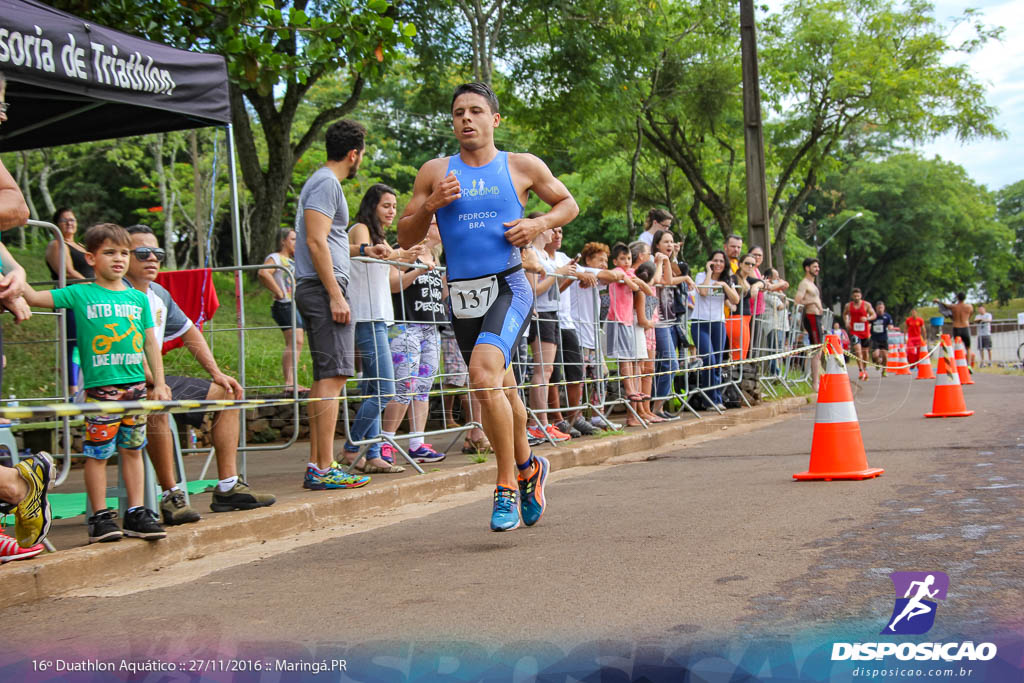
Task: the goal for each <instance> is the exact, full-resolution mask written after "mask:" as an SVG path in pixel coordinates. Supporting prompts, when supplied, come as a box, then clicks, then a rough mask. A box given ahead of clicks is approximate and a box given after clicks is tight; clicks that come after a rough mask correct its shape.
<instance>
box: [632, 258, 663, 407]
mask: <svg viewBox="0 0 1024 683" xmlns="http://www.w3.org/2000/svg"><path fill="white" fill-rule="evenodd" d="M659 256H660V257H662V258H659V259H658V265H654V262H653V261H650V260H648V261H644V262H643V263H641V264H640V265H639V266H637V269H636V276H637V278H639V279H640V281H641V282H643V283H644V284H646V285H647V287H648V289H649V290H650V292H651V293H650V294H648V293H647V291H646V290H644V291H640V292H637V293H636V294H635V295H634V296H633V307H634V310H635V312H636V320H637V325H636V330H637V333H638V334H637V354H636V355H637V365H638V368H639V369H638V372H639V373H640V374H641V375H642V377H641V379H640V392H641V394H642V395H643V400H642V401H640V407H639V410H638V412H639V413H640V417H642V418H643V419H644V420H646V421H647V422H655V423H657V422H664V421H665V418H663V417H660V416H658V415H655V414H654V412H652V410H651V391H652V390H653V387H654V358H655V352H656V347H657V345H656V338H655V335H654V328H655V327H656V326H657V325H658V323H659V322H660V318H659V317H658V297H657V296H655V291H656V290H654V287H653V283H654V282H655V281H657V280H660V279H661V263H662V260H663V258H664V255H663V254H659Z"/></svg>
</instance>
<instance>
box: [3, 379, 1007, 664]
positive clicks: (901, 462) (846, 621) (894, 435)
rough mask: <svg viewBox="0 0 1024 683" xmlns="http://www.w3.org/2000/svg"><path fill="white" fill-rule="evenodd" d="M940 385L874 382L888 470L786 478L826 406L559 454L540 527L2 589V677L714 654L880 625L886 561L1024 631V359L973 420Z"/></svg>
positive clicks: (454, 507) (483, 527)
mask: <svg viewBox="0 0 1024 683" xmlns="http://www.w3.org/2000/svg"><path fill="white" fill-rule="evenodd" d="M932 387H933V383H932V382H928V381H921V382H917V381H913V380H910V379H909V378H887V379H885V380H883V381H879V380H878V379H877V375H874V374H873V375H872V380H871V381H870V382H868V383H867V384H865V385H862V386H859V387H858V390H857V392H856V405H857V411H858V415H859V417H860V423H861V431H862V434H863V437H864V443H865V446H866V449H867V453H868V460H869V462H870V464H871V466H873V467H884V468H885V470H886V471H885V474H883V475H882V476H881V477H879V478H877V479H873V480H868V481H859V482H854V481H833V482H799V483H798V482H795V481H793V480H792V479H791V476H792V474H793V473H795V472H800V471H803V470H805V469H806V468H807V464H808V453H809V449H810V443H811V436H812V431H813V406H812V407H809V408H808V409H807V410H805V411H802V412H801V413H799V414H797V415H796V416H794V417H790V418H787V419H782V420H776V421H773V422H770V423H768V424H765V425H764V426H763V427H759V428H757V429H754V430H748V431H742V430H724V431H723V432H721V434H720V435H719V436H717V437H715V438H703V439H701V440H700V441H699V442H689V443H684V444H679V445H677V446H676V447H674V448H672V449H670V450H667V451H663V452H659V453H656V454H652V455H651V456H650V458H649V459H648V460H646V461H642V462H634V463H629V464H622V465H616V466H602V467H599V468H574V469H571V470H566V471H563V472H558V473H556V474H555V475H553V476H552V478H551V479H550V480H549V484H548V498H549V509H548V511H547V513H546V515H545V517H544V519H543V520H542V521H541V523H540V524H538V525H537V526H536V527H534V528H530V529H526V528H522V529H519V530H516V531H514V532H511V533H505V534H495V533H491V532H489V531H488V529H487V522H488V519H489V512H490V492H489V491H486V490H480V491H476V492H473V493H471V494H461V496H458V497H453V498H451V499H448V500H442V501H437V502H435V503H433V504H430V505H425V506H418V507H416V508H411V509H404V510H400V511H396V512H395V513H394V514H392V515H390V516H387V517H378V518H372V519H368V520H356V521H354V522H353V525H352V526H351V527H349V528H346V529H343V530H337V531H336V533H328V534H324V535H322V536H319V537H317V538H313V539H310V538H305V539H303V538H296V539H283V540H279V541H270V542H268V543H266V544H265V545H261V546H256V547H254V548H253V550H252V552H249V553H236V554H234V555H232V556H229V557H216V558H206V559H204V561H203V562H199V563H188V562H186V563H182V565H180V566H178V567H174V568H171V569H169V570H165V571H163V572H160V573H159V575H153V576H141V577H139V581H138V582H137V583H132V584H123V585H117V586H111V587H105V588H97V589H96V590H95V591H91V592H87V594H83V595H81V596H80V597H66V598H62V599H55V600H51V601H48V602H45V603H42V604H36V605H31V606H25V607H13V608H8V609H6V610H3V611H0V619H2V621H3V623H4V624H8V625H10V624H17V628H12V629H7V630H6V632H5V642H6V646H7V654H6V655H0V678H3V675H2V674H3V671H4V669H3V664H4V663H5V662H6V663H7V664H8V666H10V662H12V661H20V660H23V659H24V658H25V657H34V656H37V655H40V654H41V653H50V652H52V651H53V648H59V649H60V651H61V652H63V653H66V657H67V658H69V659H70V658H74V657H86V656H89V657H95V656H99V655H103V656H110V657H113V656H124V655H131V656H133V657H136V658H139V657H151V658H169V657H173V658H177V660H183V659H188V658H189V657H190V656H195V657H200V658H201V657H203V656H208V655H209V653H212V652H215V653H221V654H223V653H235V654H236V655H239V656H242V655H245V656H250V657H261V656H268V653H285V654H288V653H290V654H288V656H292V657H300V658H307V657H320V656H321V655H323V654H324V653H325V652H335V653H337V652H343V653H344V652H347V653H349V666H350V667H351V666H355V665H356V664H357V662H355V661H354V660H353V658H352V657H353V654H352V653H358V652H363V653H373V652H376V653H381V652H391V651H392V650H394V651H395V652H406V653H407V651H408V649H409V648H410V647H411V644H413V643H428V644H430V643H433V644H435V646H437V647H441V646H442V645H443V647H444V648H445V650H446V651H449V652H460V653H462V656H463V658H464V659H463V660H462V661H465V658H466V657H473V656H481V657H486V656H488V655H486V653H488V652H490V653H493V652H494V651H495V650H496V649H500V648H506V649H508V648H513V649H515V648H516V647H519V646H513V645H512V644H513V643H523V642H529V643H532V645H529V646H527V645H523V646H522V648H524V649H526V650H528V649H530V648H534V649H536V648H540V649H541V650H544V651H549V650H550V651H551V652H553V653H556V654H557V653H558V652H561V653H563V654H564V653H567V652H570V651H571V649H572V648H574V647H575V648H580V647H586V646H587V645H586V644H587V643H596V642H602V641H611V642H616V643H620V644H622V643H626V644H630V647H633V648H636V647H647V646H650V647H670V648H671V647H686V648H689V649H690V651H694V649H696V650H701V651H707V652H714V651H716V649H722V648H729V647H735V646H736V643H742V642H752V641H754V640H756V639H779V638H783V639H785V638H790V639H792V638H797V637H799V638H800V639H802V642H812V641H813V640H814V638H816V637H820V638H826V637H827V636H829V634H832V635H834V634H836V633H839V632H843V633H850V634H853V635H851V636H850V637H851V638H858V639H860V640H870V639H873V638H877V634H878V633H879V631H880V630H881V628H883V627H884V626H885V620H886V619H887V618H888V617H889V615H890V612H891V610H892V605H893V597H894V595H893V586H892V583H891V582H890V579H889V578H888V576H889V573H890V572H891V571H927V570H932V571H934V570H937V571H944V572H946V573H947V574H948V575H949V577H950V591H949V596H948V598H947V599H946V600H945V601H944V603H943V604H942V605H941V614H940V617H939V618H938V619H937V620H936V625H935V627H934V629H933V631H932V632H931V634H930V635H929V637H930V638H936V639H937V638H940V637H943V636H947V637H952V636H954V635H957V636H960V637H967V636H970V638H971V639H973V640H974V641H981V640H984V639H985V638H989V637H1006V636H1007V635H1013V634H1016V635H1018V636H1019V635H1021V634H1024V611H1022V610H1021V606H1022V604H1024V601H1022V597H1024V569H1022V560H1024V540H1022V530H1024V525H1022V522H1024V512H1022V509H1024V508H1022V503H1024V465H1022V460H1024V419H1022V417H1024V410H1022V409H1021V395H1022V393H1024V392H1022V389H1024V379H1022V378H1020V377H1010V376H996V375H980V376H978V377H977V383H976V384H975V385H973V386H970V387H965V389H964V390H965V394H966V397H967V403H968V407H970V408H972V409H974V410H975V411H977V412H976V414H975V415H974V416H973V417H971V418H963V419H944V420H926V419H924V418H923V417H922V414H923V413H925V412H927V411H928V410H929V409H930V408H931V399H932ZM225 555H226V554H225ZM190 565H194V566H190ZM0 577H2V569H0ZM965 634H966V635H965ZM577 651H579V650H578V649H577ZM480 653H485V654H480ZM556 654H552V655H551V657H555V658H557V657H556ZM404 656H405V655H402V657H404ZM538 657H539V655H538ZM378 659H379V658H378ZM400 659H401V657H400ZM396 661H397V660H396ZM456 661H459V660H456ZM538 661H539V659H538ZM432 662H433V663H432V664H430V666H435V665H436V666H437V667H443V666H444V662H443V661H441V662H438V660H436V659H435V660H432ZM364 664H366V662H364ZM367 665H369V664H367ZM375 666H378V667H380V666H384V667H385V668H387V667H388V666H391V665H390V664H387V662H385V663H384V664H381V662H380V661H377V662H376V664H375ZM394 666H395V668H397V669H401V668H402V666H405V667H406V669H408V668H409V667H412V668H413V669H415V668H416V667H415V666H414V665H413V664H409V663H408V662H406V663H405V664H403V665H401V666H399V665H398V664H395V665H394ZM405 674H406V675H407V676H408V675H410V672H409V671H408V670H407V671H406V672H405ZM353 677H354V679H355V680H362V679H361V678H360V677H359V676H357V675H354V674H353ZM375 677H376V678H378V679H386V678H388V677H387V676H379V675H378V676H375ZM370 678H374V677H373V676H371V677H370ZM152 680H159V679H152ZM254 680H255V679H254ZM265 680H277V679H265Z"/></svg>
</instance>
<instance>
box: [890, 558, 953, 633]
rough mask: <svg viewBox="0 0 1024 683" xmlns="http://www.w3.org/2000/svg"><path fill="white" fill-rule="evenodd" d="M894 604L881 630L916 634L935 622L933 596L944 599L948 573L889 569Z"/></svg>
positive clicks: (947, 585)
mask: <svg viewBox="0 0 1024 683" xmlns="http://www.w3.org/2000/svg"><path fill="white" fill-rule="evenodd" d="M889 578H891V579H892V585H893V588H895V589H896V595H897V596H903V597H897V598H896V604H895V605H894V606H893V609H892V616H891V617H889V622H888V624H887V625H886V627H885V628H884V629H882V631H881V632H882V633H883V634H891V633H899V634H902V635H920V634H922V633H927V632H928V630H929V629H931V627H932V626H933V625H934V624H935V609H936V607H937V603H936V602H935V600H936V599H938V600H945V599H946V591H948V590H949V576H948V575H947V574H945V573H944V572H893V573H892V574H890V575H889Z"/></svg>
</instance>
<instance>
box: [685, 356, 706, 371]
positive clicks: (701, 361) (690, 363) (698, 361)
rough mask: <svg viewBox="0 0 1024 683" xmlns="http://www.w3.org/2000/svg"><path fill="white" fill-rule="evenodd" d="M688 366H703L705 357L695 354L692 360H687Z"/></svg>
mask: <svg viewBox="0 0 1024 683" xmlns="http://www.w3.org/2000/svg"><path fill="white" fill-rule="evenodd" d="M686 367H688V368H702V367H704V359H703V358H698V357H697V356H694V357H693V358H691V359H690V360H688V361H686Z"/></svg>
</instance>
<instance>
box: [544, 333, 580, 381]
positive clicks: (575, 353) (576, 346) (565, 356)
mask: <svg viewBox="0 0 1024 683" xmlns="http://www.w3.org/2000/svg"><path fill="white" fill-rule="evenodd" d="M559 332H560V333H561V335H562V340H561V343H560V344H559V345H558V349H557V350H556V351H555V371H554V372H553V373H551V382H552V383H554V382H561V381H562V376H563V374H564V376H565V381H566V382H579V381H582V379H583V351H582V350H581V349H580V342H579V337H577V336H576V330H563V329H559ZM563 367H564V368H565V372H564V373H563V372H562V368H563Z"/></svg>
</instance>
